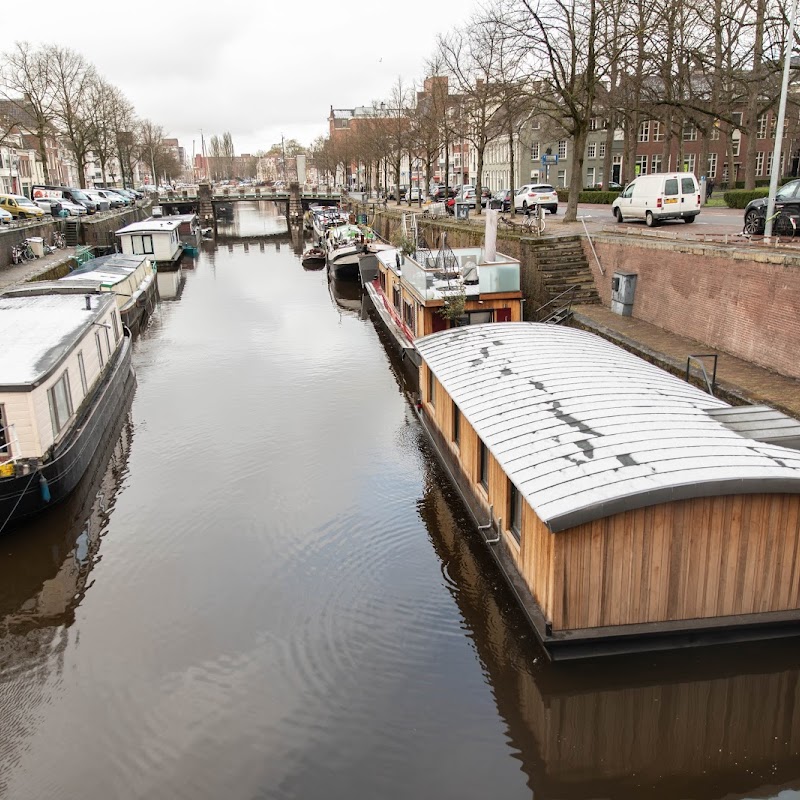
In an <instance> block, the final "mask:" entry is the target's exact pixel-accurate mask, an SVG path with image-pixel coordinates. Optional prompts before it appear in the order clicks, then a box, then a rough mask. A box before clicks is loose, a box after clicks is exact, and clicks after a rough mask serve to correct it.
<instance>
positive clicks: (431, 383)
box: [428, 369, 436, 406]
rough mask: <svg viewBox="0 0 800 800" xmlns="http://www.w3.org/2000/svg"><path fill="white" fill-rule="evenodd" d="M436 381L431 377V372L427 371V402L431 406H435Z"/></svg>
mask: <svg viewBox="0 0 800 800" xmlns="http://www.w3.org/2000/svg"><path fill="white" fill-rule="evenodd" d="M435 400H436V379H435V378H434V377H433V372H432V371H431V370H430V369H429V370H428V402H429V403H430V404H431V405H432V406H435V405H436V402H435Z"/></svg>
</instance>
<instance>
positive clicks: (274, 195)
mask: <svg viewBox="0 0 800 800" xmlns="http://www.w3.org/2000/svg"><path fill="white" fill-rule="evenodd" d="M341 196H342V193H341V192H311V191H305V192H300V197H301V198H303V199H306V200H315V199H320V200H334V199H337V200H338V199H339V198H340V197H341ZM199 197H200V196H199V194H198V193H197V192H191V191H185V190H184V191H178V192H163V193H160V194H159V195H158V199H159V201H161V202H164V203H169V202H174V203H180V202H182V201H187V202H188V201H193V200H198V199H199ZM290 197H291V194H290V193H289V192H273V191H263V190H262V191H258V192H256V191H245V192H240V191H238V190H234V191H227V192H225V191H223V192H214V193H213V194H212V195H211V199H212V200H288V199H289V198H290Z"/></svg>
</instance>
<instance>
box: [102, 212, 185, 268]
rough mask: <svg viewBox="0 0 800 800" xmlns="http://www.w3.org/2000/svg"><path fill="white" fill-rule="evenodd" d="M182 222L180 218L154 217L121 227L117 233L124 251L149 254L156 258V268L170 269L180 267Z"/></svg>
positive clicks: (128, 253) (134, 254)
mask: <svg viewBox="0 0 800 800" xmlns="http://www.w3.org/2000/svg"><path fill="white" fill-rule="evenodd" d="M180 226H181V219H180V218H176V217H162V218H161V219H153V218H151V219H146V220H143V221H142V222H134V223H133V224H131V225H127V226H126V227H124V228H120V229H119V230H118V231H117V233H116V236H117V237H118V238H119V241H120V246H121V247H122V252H123V254H125V255H128V256H149V257H150V258H151V259H152V260H154V261H155V262H156V268H157V269H159V270H171V269H177V268H178V262H179V261H180V259H181V256H182V255H183V244H182V242H181V237H180Z"/></svg>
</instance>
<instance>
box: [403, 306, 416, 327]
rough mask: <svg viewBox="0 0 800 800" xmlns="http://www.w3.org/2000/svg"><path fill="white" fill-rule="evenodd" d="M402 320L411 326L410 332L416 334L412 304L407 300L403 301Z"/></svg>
mask: <svg viewBox="0 0 800 800" xmlns="http://www.w3.org/2000/svg"><path fill="white" fill-rule="evenodd" d="M403 322H405V323H406V325H408V327H409V328H411V332H412V333H414V334H415V335H416V333H417V326H416V325H415V324H414V323H415V319H414V306H413V305H412V304H411V303H409V302H408V301H407V300H406V301H405V302H404V303H403Z"/></svg>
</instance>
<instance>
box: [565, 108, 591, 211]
mask: <svg viewBox="0 0 800 800" xmlns="http://www.w3.org/2000/svg"><path fill="white" fill-rule="evenodd" d="M576 122H577V120H576ZM576 128H577V130H575V131H574V139H573V141H574V144H573V152H574V153H575V157H574V158H573V159H572V165H571V167H570V177H569V199H568V200H567V212H566V214H564V222H575V220H577V219H578V196H579V195H580V193H581V189H582V188H583V159H584V153H585V152H586V140H587V138H588V135H589V125H588V121H587V120H582V121H581V122H580V123H579V124H578V125H577V126H576Z"/></svg>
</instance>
